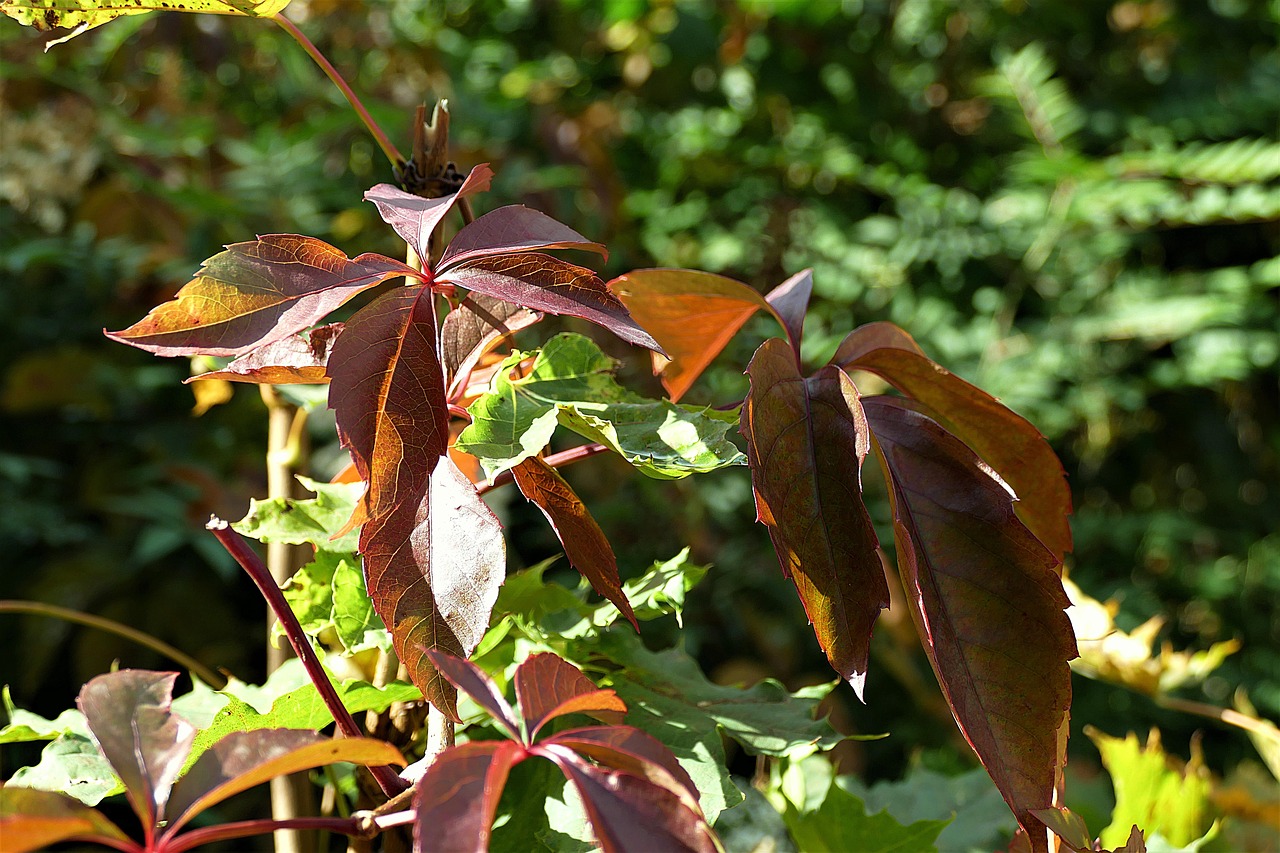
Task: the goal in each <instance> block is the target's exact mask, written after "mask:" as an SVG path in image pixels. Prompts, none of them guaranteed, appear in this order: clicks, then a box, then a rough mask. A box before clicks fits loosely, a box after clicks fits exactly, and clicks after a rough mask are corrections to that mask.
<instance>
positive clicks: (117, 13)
mask: <svg viewBox="0 0 1280 853" xmlns="http://www.w3.org/2000/svg"><path fill="white" fill-rule="evenodd" d="M288 5H289V0H127V2H125V0H0V13H3V14H5V15H8V16H9V17H11V18H13V19H14V20H16V21H17V22H18V23H20V24H27V25H29V26H33V27H35V28H36V29H37V30H47V29H51V28H53V27H68V28H72V29H74V32H72V33H70V34H69V35H66V36H63V37H62V38H60V39H57V40H56V41H54V42H51V45H53V44H61V43H62V42H64V41H69V40H70V39H72V38H74V37H75V36H78V35H80V34H81V33H83V32H85V31H87V30H91V29H93V28H94V27H100V26H102V25H103V24H105V23H107V22H108V21H112V20H115V19H116V18H120V17H123V16H125V15H141V14H143V13H145V12H206V13H211V14H215V15H247V16H249V17H254V18H270V17H271V16H273V15H276V14H279V13H280V12H282V11H283V10H284V7H285V6H288Z"/></svg>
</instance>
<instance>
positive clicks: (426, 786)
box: [413, 741, 527, 853]
mask: <svg viewBox="0 0 1280 853" xmlns="http://www.w3.org/2000/svg"><path fill="white" fill-rule="evenodd" d="M526 757H527V755H526V753H525V752H524V749H523V748H522V747H521V746H520V745H519V744H517V743H512V742H511V741H472V742H471V743H464V744H461V745H459V746H455V747H451V748H449V749H446V750H445V751H444V752H442V753H440V756H439V757H438V758H437V759H436V760H435V761H434V762H432V764H431V766H430V767H428V768H427V772H426V774H425V775H424V776H423V777H422V780H421V781H420V782H418V790H417V793H416V794H415V795H414V809H415V810H416V811H417V813H418V816H417V820H416V821H414V825H413V834H414V849H415V850H419V851H427V850H431V851H435V850H447V851H451V853H452V852H453V851H474V853H484V851H486V850H488V849H489V837H490V834H491V832H492V827H493V820H494V817H495V816H496V815H497V812H498V800H499V799H500V798H501V796H502V789H503V788H504V787H506V784H507V775H508V774H509V773H510V772H511V768H512V767H513V766H515V765H516V764H518V763H520V762H521V761H523V760H524V759H525V758H526Z"/></svg>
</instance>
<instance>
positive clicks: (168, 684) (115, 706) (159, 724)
mask: <svg viewBox="0 0 1280 853" xmlns="http://www.w3.org/2000/svg"><path fill="white" fill-rule="evenodd" d="M177 678H178V674H177V673H176V672H149V671H147V670H141V669H122V670H119V671H118V672H112V673H109V674H107V675H100V676H98V677H97V678H94V679H91V680H90V681H89V683H87V684H86V685H85V686H84V687H83V688H81V690H80V696H79V697H78V698H77V699H76V704H77V705H78V706H79V708H80V710H81V711H82V712H83V713H84V717H85V721H86V722H87V723H88V724H89V729H90V730H91V731H92V732H93V735H94V737H95V738H97V740H98V746H99V748H100V749H101V750H102V754H103V755H105V756H106V757H107V760H108V761H110V762H111V766H112V767H113V768H115V771H116V773H117V774H118V775H119V776H120V779H121V781H122V782H124V785H125V795H126V796H127V797H128V798H129V804H130V805H131V806H133V810H134V812H135V813H136V814H137V815H138V817H139V819H141V820H142V822H143V825H145V826H154V825H155V824H156V822H157V821H160V820H163V819H164V817H165V804H166V803H167V802H168V801H169V792H170V789H171V788H172V787H173V781H174V779H176V778H177V777H178V772H179V771H180V770H181V769H182V765H183V762H185V761H186V758H187V753H188V752H190V751H191V744H192V741H194V740H195V736H196V730H195V727H193V726H192V725H191V724H190V723H188V722H187V721H186V720H184V719H182V718H181V717H176V716H174V715H173V714H172V713H170V711H169V706H170V705H171V703H172V698H173V683H174V681H176V680H177Z"/></svg>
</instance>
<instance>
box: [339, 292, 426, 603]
mask: <svg viewBox="0 0 1280 853" xmlns="http://www.w3.org/2000/svg"><path fill="white" fill-rule="evenodd" d="M431 300H432V295H431V289H430V288H429V287H426V286H421V287H402V288H397V289H396V290H393V291H392V292H390V293H386V294H383V295H382V296H380V297H379V298H378V299H376V300H374V301H373V302H371V303H369V304H368V305H366V306H365V307H364V308H361V309H360V310H359V311H357V312H356V314H355V315H354V316H353V317H352V318H351V319H350V320H349V321H348V322H347V328H346V330H345V331H343V333H342V334H341V335H340V336H339V337H338V341H337V343H335V344H334V346H333V352H332V354H331V356H330V358H329V368H328V371H329V377H330V380H331V384H330V388H329V407H330V408H332V409H333V413H334V417H335V418H336V420H337V423H338V434H339V436H340V437H341V438H342V443H343V444H344V445H345V446H346V447H348V448H349V449H350V450H351V455H352V460H353V461H354V462H355V465H356V469H357V470H358V471H359V472H360V478H361V479H362V480H365V481H367V482H368V483H369V491H368V494H367V498H366V504H367V512H368V516H369V517H370V518H377V517H378V516H381V515H383V514H385V513H387V512H390V511H391V510H392V509H393V508H395V507H397V506H398V505H400V504H401V503H404V502H406V501H408V502H410V503H411V504H412V505H411V506H410V507H409V508H408V512H409V513H410V515H412V513H413V511H414V509H415V508H416V506H417V502H418V501H420V500H421V498H422V496H423V494H424V493H425V490H426V482H427V478H428V477H429V476H430V475H431V472H432V470H433V469H434V468H435V467H436V460H437V459H439V458H440V457H441V456H443V455H444V452H445V450H446V449H447V448H448V446H449V414H448V413H449V409H448V404H447V403H446V402H445V397H444V375H443V373H442V372H441V368H440V362H439V360H438V359H437V357H436V347H435V335H436V326H435V312H434V310H433V308H432V302H431ZM387 624H388V625H390V624H391V623H390V622H388V623H387Z"/></svg>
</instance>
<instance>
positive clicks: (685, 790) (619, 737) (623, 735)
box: [546, 656, 702, 815]
mask: <svg viewBox="0 0 1280 853" xmlns="http://www.w3.org/2000/svg"><path fill="white" fill-rule="evenodd" d="M553 657H554V656H553ZM610 692H611V693H612V691H610ZM546 743H557V744H560V745H561V746H567V747H569V748H570V749H572V750H573V751H574V752H577V753H578V754H580V755H584V756H586V757H587V758H590V759H591V760H593V761H595V762H596V763H597V764H602V765H604V766H605V767H609V768H611V769H613V770H622V771H625V772H627V773H630V774H631V775H633V776H639V777H641V778H643V779H647V780H648V781H650V782H652V783H654V784H655V785H659V786H660V787H663V788H666V789H667V790H668V791H671V792H672V793H673V794H675V795H676V796H677V797H679V798H680V799H681V801H683V802H684V804H685V805H686V806H687V807H688V808H689V810H690V811H692V812H694V813H695V814H698V815H701V814H702V809H701V807H700V806H699V805H698V798H699V797H698V788H697V786H695V785H694V784H693V779H692V778H691V777H690V776H689V774H688V773H687V772H685V769H684V768H683V767H681V766H680V762H679V761H677V760H676V757H675V755H674V754H672V752H671V750H669V749H667V747H666V746H664V745H663V743H662V741H660V740H658V739H657V738H655V737H653V736H652V735H649V734H646V733H645V732H642V731H640V730H639V729H636V728H632V727H631V726H620V725H609V726H592V727H590V728H581V729H569V730H568V731H564V732H560V733H559V734H557V735H553V736H552V737H550V738H548V739H547V740H546Z"/></svg>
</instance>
